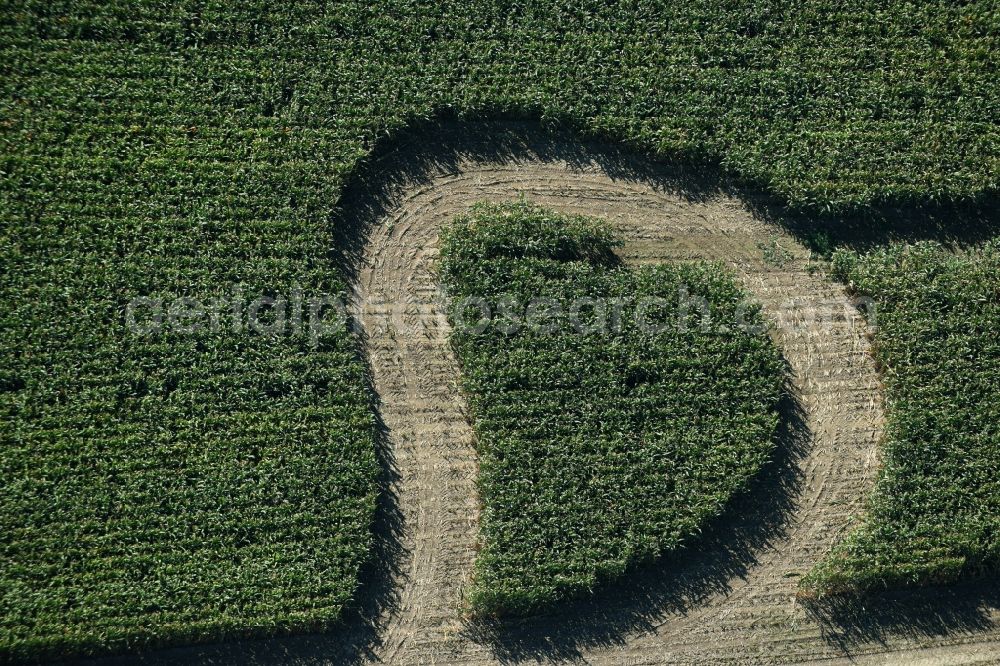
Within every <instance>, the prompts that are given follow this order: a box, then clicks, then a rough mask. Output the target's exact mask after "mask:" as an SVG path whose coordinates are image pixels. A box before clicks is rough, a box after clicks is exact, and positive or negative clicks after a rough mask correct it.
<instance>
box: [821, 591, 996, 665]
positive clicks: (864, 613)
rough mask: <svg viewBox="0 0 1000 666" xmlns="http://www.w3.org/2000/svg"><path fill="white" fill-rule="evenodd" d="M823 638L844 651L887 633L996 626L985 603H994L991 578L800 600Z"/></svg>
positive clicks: (945, 632) (948, 632) (954, 633)
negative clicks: (858, 594)
mask: <svg viewBox="0 0 1000 666" xmlns="http://www.w3.org/2000/svg"><path fill="white" fill-rule="evenodd" d="M804 606H805V608H806V609H807V610H808V612H809V615H810V616H811V617H812V618H813V619H814V620H815V621H816V622H817V623H818V624H819V627H820V631H821V632H822V634H823V639H824V640H826V641H827V642H828V643H830V644H832V645H836V646H837V647H838V648H839V649H840V650H841V651H842V652H844V653H845V654H850V653H851V651H852V650H853V649H854V648H856V647H857V646H860V645H871V644H872V643H876V644H881V645H885V644H887V642H888V641H889V640H890V639H893V638H897V639H898V638H900V637H904V638H920V637H926V636H941V637H943V636H948V637H949V638H957V637H960V636H961V635H963V634H974V633H976V632H977V631H986V630H991V629H996V624H995V622H994V621H993V619H992V618H991V617H990V609H991V608H998V607H1000V584H998V583H997V582H995V581H981V582H978V583H971V582H970V583H960V584H953V585H948V586H932V587H926V588H918V589H912V590H892V591H882V592H880V593H877V594H876V593H869V594H867V595H864V596H845V597H842V598H834V599H825V600H822V601H807V602H804Z"/></svg>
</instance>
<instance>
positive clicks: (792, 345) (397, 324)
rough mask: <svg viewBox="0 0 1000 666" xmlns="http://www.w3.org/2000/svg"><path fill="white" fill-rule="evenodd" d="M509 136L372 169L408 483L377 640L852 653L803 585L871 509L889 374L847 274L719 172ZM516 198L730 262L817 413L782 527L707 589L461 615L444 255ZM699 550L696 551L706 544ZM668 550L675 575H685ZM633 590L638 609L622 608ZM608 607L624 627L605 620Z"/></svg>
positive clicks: (471, 512)
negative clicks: (518, 613)
mask: <svg viewBox="0 0 1000 666" xmlns="http://www.w3.org/2000/svg"><path fill="white" fill-rule="evenodd" d="M511 131H512V132H515V133H516V130H511ZM492 138H493V137H490V138H489V139H487V138H476V137H474V136H473V137H465V140H471V141H472V142H473V143H476V142H477V141H478V143H479V145H478V147H472V148H469V149H468V150H466V149H464V148H456V149H455V151H454V152H449V151H448V150H446V149H441V154H445V155H446V156H447V157H446V158H445V159H435V158H433V157H429V156H428V155H424V156H423V157H419V156H416V154H415V151H416V152H419V151H421V150H423V151H426V150H428V147H427V146H426V145H424V146H418V145H413V146H409V147H408V146H403V147H401V148H399V149H397V150H395V151H393V152H392V153H390V154H388V155H386V156H384V157H383V158H381V160H380V161H379V163H377V164H376V165H375V166H374V168H373V169H372V170H371V175H372V176H374V178H375V179H378V180H380V181H381V182H383V183H384V189H383V191H382V192H381V194H380V196H379V197H378V198H379V201H380V203H379V205H378V206H377V210H374V211H371V212H370V213H371V218H372V219H370V220H368V222H367V224H366V228H367V233H366V234H365V242H364V244H363V246H362V247H360V248H359V252H360V255H361V258H360V263H359V266H360V268H359V270H358V271H357V280H356V288H357V291H356V297H357V305H356V307H357V308H358V317H359V320H360V323H361V325H362V327H363V329H364V334H365V339H366V344H367V352H368V357H369V362H370V365H371V371H372V376H373V380H374V385H375V389H376V391H377V392H378V394H379V397H380V401H381V417H382V419H383V421H384V424H385V427H386V429H387V436H388V441H389V446H390V448H391V450H392V454H393V457H394V459H395V466H396V469H397V470H398V473H399V475H400V476H399V478H398V480H397V483H396V487H395V489H394V490H395V494H396V498H397V502H398V509H399V512H400V514H401V518H402V524H403V526H404V527H403V530H402V537H401V539H402V543H401V546H402V549H403V551H404V552H405V553H406V556H405V557H404V558H403V562H402V563H401V566H400V570H399V572H398V573H397V575H396V577H395V580H394V584H395V586H396V587H397V590H398V591H397V594H398V597H397V599H396V602H395V604H394V608H393V610H391V611H387V612H386V613H385V615H384V616H383V617H382V618H381V619H380V621H379V624H380V625H381V627H380V637H379V641H378V642H379V648H378V649H377V650H376V651H375V653H376V655H377V658H378V659H379V660H380V661H383V662H385V663H390V664H404V663H406V664H408V663H491V662H494V661H496V660H498V659H500V660H513V661H516V660H519V659H528V658H530V659H545V658H550V659H560V658H585V659H586V661H587V662H590V663H608V664H612V663H614V664H620V663H624V662H627V663H635V664H638V663H668V662H670V663H676V662H678V661H692V662H695V661H696V662H699V663H705V662H711V661H752V662H758V661H771V660H776V661H788V660H795V661H801V660H803V659H811V658H817V659H818V658H825V657H832V656H837V655H839V654H843V652H842V649H841V648H838V647H837V645H836V644H835V642H831V641H830V639H829V637H828V636H827V637H824V636H821V633H823V632H821V630H820V628H819V627H818V625H817V623H816V621H815V620H812V619H810V616H809V614H808V613H807V612H806V610H805V609H803V608H802V607H801V605H800V604H799V603H797V601H796V585H797V582H798V580H799V577H800V576H801V575H803V574H805V573H806V572H807V571H808V570H809V569H810V568H811V567H812V566H813V564H815V563H816V562H817V561H818V560H819V559H820V558H822V557H823V556H824V554H825V553H827V552H828V551H829V549H830V548H831V546H832V545H833V544H834V543H835V542H836V541H837V540H838V539H839V538H841V537H842V535H843V534H844V532H845V530H846V529H847V528H848V526H849V524H850V522H851V518H852V517H853V516H856V515H857V514H858V513H859V509H860V508H861V503H862V501H863V498H864V497H865V496H866V494H867V492H868V491H869V489H870V486H871V483H872V480H873V476H874V471H875V469H876V445H877V443H878V440H879V437H880V435H881V428H882V406H881V402H880V397H879V396H880V391H879V379H878V375H877V373H876V368H875V366H874V363H873V361H872V359H871V358H870V355H869V342H868V339H867V337H866V329H865V324H864V322H863V321H862V318H861V316H860V314H859V313H858V312H857V310H856V309H855V308H854V307H853V305H852V304H851V302H850V301H849V299H848V297H847V295H846V294H845V292H844V290H843V289H842V288H841V287H840V286H838V285H836V284H834V283H833V282H831V280H829V279H828V278H827V277H826V276H825V275H823V274H822V272H821V271H819V270H817V267H816V266H814V265H812V264H811V262H810V257H809V253H808V251H807V250H806V249H805V248H804V247H803V246H802V245H801V244H800V243H799V242H797V241H796V240H795V239H794V238H793V237H791V236H790V235H789V234H787V233H786V232H785V231H783V230H782V229H781V228H779V227H777V226H774V225H771V224H768V223H766V222H763V221H761V220H760V219H758V218H757V217H755V215H754V214H753V213H752V212H751V210H750V209H749V208H748V206H747V205H746V204H745V203H744V202H743V201H741V200H740V199H738V198H736V197H735V196H733V195H732V194H728V193H726V192H725V191H724V190H723V188H722V187H719V186H718V185H707V184H705V183H703V182H702V183H699V182H695V181H692V180H690V179H687V180H685V177H684V176H683V174H682V173H681V172H678V171H676V170H672V169H671V168H670V167H667V166H662V165H656V164H653V163H647V162H644V161H642V160H640V159H638V158H635V157H627V156H622V155H621V154H609V153H607V152H606V149H602V148H599V147H588V146H585V145H576V144H575V145H572V146H570V145H560V144H559V143H558V141H556V140H553V139H550V138H539V139H537V141H536V140H533V139H530V138H529V139H516V140H515V139H511V138H510V137H508V138H507V139H506V140H507V142H508V143H510V141H514V142H515V144H516V145H514V146H513V147H511V146H510V145H505V146H502V147H499V146H496V145H491V143H490V140H492ZM456 141H457V139H456ZM457 145H458V144H457V143H456V146H457ZM435 149H436V147H433V146H432V147H431V150H432V151H433V150H435ZM519 197H526V198H527V199H528V200H530V201H531V202H534V203H537V204H540V205H543V206H546V207H549V208H552V209H555V210H558V211H564V212H569V213H580V214H585V215H589V216H594V217H598V218H603V219H605V220H607V221H608V222H610V223H611V224H613V225H614V226H616V227H617V228H618V229H620V230H621V232H622V233H623V234H624V237H625V240H626V245H625V247H624V248H623V250H622V252H621V255H622V257H623V259H624V260H625V261H626V262H628V263H631V264H639V263H643V262H659V261H667V260H669V261H675V260H693V259H712V260H721V261H722V262H724V263H725V264H726V265H728V266H729V267H730V268H732V269H733V270H734V271H735V272H736V273H737V274H738V275H739V276H740V278H741V279H742V281H743V282H744V284H745V285H746V286H747V287H748V288H749V289H750V290H751V291H752V292H753V294H755V296H756V297H757V299H759V301H760V302H761V304H762V305H763V308H764V311H765V314H766V315H767V317H768V318H769V319H770V320H771V321H772V322H773V323H774V325H775V327H774V334H775V336H776V339H777V342H778V344H779V345H780V348H781V350H782V352H783V354H784V356H785V358H786V359H787V362H788V364H789V366H790V370H791V377H792V385H793V392H794V393H795V395H796V399H797V402H798V407H799V410H800V412H801V414H802V415H803V422H802V423H801V424H800V426H799V427H798V435H797V437H798V439H800V440H802V441H799V442H798V444H797V453H795V454H794V455H791V454H788V455H787V458H788V460H787V461H786V464H787V465H789V466H792V467H794V468H795V474H794V475H793V476H794V477H795V480H794V482H793V485H794V490H793V491H790V492H789V493H788V496H787V497H785V498H784V500H783V501H784V502H785V504H786V510H785V512H784V514H783V516H782V517H781V520H780V523H781V525H780V526H778V527H776V528H775V529H774V530H772V531H771V532H769V533H768V535H767V536H766V538H765V539H759V540H762V541H766V542H767V543H763V544H754V545H753V546H751V547H750V550H751V551H752V552H750V553H749V555H748V559H749V563H746V564H745V565H743V566H741V567H740V571H739V572H738V574H737V575H734V576H733V577H732V578H731V579H729V580H725V581H723V582H722V583H721V584H717V585H711V584H706V585H701V586H700V588H709V589H707V590H706V589H699V585H697V584H693V585H691V586H690V587H691V588H692V591H691V597H692V598H689V599H686V600H683V601H680V602H679V601H678V599H675V598H671V599H670V601H669V603H667V602H666V601H665V600H666V598H667V597H666V596H664V597H663V599H664V605H665V606H666V607H665V608H662V609H658V608H655V599H654V600H653V601H652V602H651V601H650V600H649V599H646V600H645V601H636V600H634V599H630V598H622V597H630V596H636V595H635V594H633V592H634V591H633V592H629V591H627V590H626V591H624V592H622V591H619V594H618V595H616V593H615V590H614V588H613V587H612V589H611V590H609V591H607V592H606V594H607V595H610V596H611V597H613V598H612V599H603V600H601V599H598V600H597V601H596V602H595V603H598V604H600V603H603V604H604V608H603V611H602V612H600V613H595V612H592V611H583V615H584V617H583V619H578V618H577V619H574V618H573V617H572V616H570V615H568V614H567V615H564V616H563V617H562V618H561V619H560V617H558V616H553V617H552V618H549V619H541V620H531V621H524V622H521V623H518V622H514V623H513V625H508V627H507V628H505V629H497V630H490V629H489V628H486V629H477V628H475V627H472V628H470V627H469V626H468V625H467V624H466V623H464V621H463V615H462V590H463V588H464V586H465V585H466V584H467V583H468V580H469V574H470V571H471V567H472V563H473V560H474V557H475V554H476V538H477V529H476V527H477V525H476V521H477V510H478V509H477V499H476V469H477V464H476V453H475V447H474V440H473V433H472V430H471V428H470V426H469V423H468V420H467V418H466V413H465V408H464V402H463V397H462V395H461V393H460V391H459V388H458V384H457V379H458V366H457V363H456V359H455V357H454V355H453V354H452V351H451V349H450V347H449V345H448V340H447V336H448V326H447V322H446V321H445V318H444V315H443V307H442V296H441V294H440V291H439V288H438V284H437V281H436V278H435V273H434V266H435V260H436V257H437V250H438V232H439V230H440V228H441V227H442V225H444V224H446V223H448V222H449V221H450V220H452V219H453V218H454V217H455V216H456V215H457V214H460V213H463V212H466V211H467V210H468V209H469V207H470V206H471V205H472V204H473V203H475V202H478V201H483V200H488V201H493V202H498V201H507V200H513V199H517V198H519ZM786 436H788V437H791V436H792V435H791V434H790V433H786ZM758 494H759V493H758ZM777 494H779V493H778V492H777V491H776V495H777ZM763 498H764V499H763V500H761V499H760V498H758V499H756V500H754V501H758V502H759V501H765V502H766V501H767V499H766V493H765V494H764V495H763ZM744 499H745V501H749V499H746V498H744ZM740 501H741V500H740V499H739V498H738V499H737V503H738V502H740ZM776 501H778V499H777V498H776ZM738 508H739V507H737V510H738ZM698 548H699V545H697V544H696V545H693V546H692V548H691V550H695V551H697V550H698ZM692 555H693V556H692V557H687V558H686V559H697V553H693V554H692ZM665 559H666V560H667V561H666V562H665V563H664V564H662V565H661V566H660V568H661V569H662V575H663V576H674V573H673V572H671V573H669V574H668V573H666V572H667V571H668V570H669V566H670V563H669V560H670V556H669V555H668V556H667V558H665ZM709 559H712V558H709ZM715 559H716V560H718V558H715ZM695 569H697V565H695ZM644 575H645V576H647V577H653V578H655V577H657V576H658V575H659V574H658V573H657V572H656V571H652V572H646V573H645V574H644ZM700 576H701V574H699V573H697V572H696V571H695V572H694V573H692V575H691V578H695V579H698V578H699V577H700ZM670 584H675V585H676V584H682V583H673V582H672V583H670ZM654 585H655V583H654ZM601 594H605V593H604V592H602V593H599V594H598V597H600V596H601ZM679 596H682V597H683V596H684V594H680V595H679ZM630 604H631V605H632V606H635V605H640V606H643V608H642V609H641V610H640V611H635V610H634V609H633V608H631V607H630ZM592 605H593V604H592ZM618 606H620V612H621V613H622V614H624V615H625V616H628V617H629V618H630V620H629V622H628V626H621V625H622V620H621V619H620V618H619V619H614V618H611V617H610V616H611V615H614V614H615V613H616V612H618V611H617V610H616V608H617V607H618ZM630 614H631V615H630ZM616 622H618V625H619V626H614V625H615V623H616ZM576 623H579V625H577V624H576ZM601 623H604V624H610V625H611V626H610V627H596V628H595V627H594V626H589V625H592V624H598V625H600V624H601ZM547 624H548V626H547ZM519 632H524V634H525V636H523V637H522V636H518V633H519Z"/></svg>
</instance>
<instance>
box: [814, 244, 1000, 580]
mask: <svg viewBox="0 0 1000 666" xmlns="http://www.w3.org/2000/svg"><path fill="white" fill-rule="evenodd" d="M833 261H834V268H835V271H836V273H837V275H838V276H839V277H840V278H841V279H843V280H845V281H847V282H849V284H850V285H851V287H852V288H853V289H855V290H857V291H859V292H861V293H862V294H866V295H870V296H871V297H873V299H874V303H873V306H874V307H873V309H872V310H871V313H873V316H872V317H871V318H872V323H875V324H876V325H877V332H876V335H875V343H876V344H875V350H876V357H877V359H878V361H879V362H880V363H881V365H882V366H883V369H884V372H885V390H886V400H887V423H886V433H885V443H884V446H883V448H882V456H883V460H882V465H883V468H882V471H881V474H880V478H879V480H878V482H877V485H876V487H875V490H874V492H873V494H872V497H871V499H870V501H869V504H868V512H867V516H866V518H865V520H864V522H863V523H862V524H861V526H860V527H859V528H858V529H857V530H856V531H855V532H853V533H852V534H850V535H849V536H848V538H847V539H846V541H845V542H844V543H843V544H842V545H841V546H840V547H839V548H837V549H835V551H834V552H833V553H832V554H831V555H830V556H829V557H828V558H827V559H826V560H825V561H824V562H823V563H821V564H820V565H819V566H817V568H816V569H815V570H814V571H813V572H811V574H810V575H809V576H808V577H806V578H805V579H804V580H803V587H804V590H805V591H807V592H809V593H811V594H828V593H837V592H863V591H868V590H873V589H880V588H884V587H886V586H900V585H911V584H927V583H943V582H951V581H954V580H956V579H957V578H960V577H969V576H982V575H994V574H996V572H997V571H998V568H1000V475H998V474H997V470H998V469H1000V340H998V338H997V331H998V330H1000V244H998V243H997V242H996V241H994V242H991V243H990V244H988V245H986V246H985V248H983V249H982V250H981V251H977V252H975V253H973V254H971V255H968V256H965V255H955V254H953V253H951V252H949V251H946V250H944V249H943V248H941V247H940V246H938V245H936V244H932V243H927V242H925V243H919V244H914V245H906V244H899V245H894V246H891V247H889V248H886V249H882V250H877V251H873V252H871V253H870V254H866V255H858V254H857V253H855V252H851V251H846V250H838V251H837V252H836V253H835V254H834V256H833Z"/></svg>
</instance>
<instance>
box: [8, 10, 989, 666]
mask: <svg viewBox="0 0 1000 666" xmlns="http://www.w3.org/2000/svg"><path fill="white" fill-rule="evenodd" d="M997 27H998V12H997V8H996V4H995V3H994V2H966V3H910V2H902V1H891V2H888V3H886V2H857V3H851V4H850V5H845V4H843V3H839V2H832V1H829V0H827V1H820V2H815V1H810V2H800V3H785V2H777V1H767V2H753V3H745V4H742V5H733V4H732V3H729V2H721V1H717V0H716V1H710V2H704V1H693V2H684V3H667V2H645V1H642V2H624V3H607V2H603V0H602V1H597V0H592V1H589V2H559V3H548V2H513V3H509V2H503V3H500V2H476V1H470V0H462V1H460V2H454V1H443V2H439V1H436V0H435V1H433V2H406V1H401V2H379V1H375V2H355V1H352V0H348V1H345V2H336V3H323V2H314V1H309V2H305V1H300V0H288V1H286V2H270V1H268V2H264V1H262V0H246V1H243V2H218V1H216V0H177V1H171V2H167V1H160V0H138V1H135V2H132V1H129V2H122V1H116V0H111V1H101V2H96V1H91V0H73V1H66V0H50V1H38V0H4V2H2V3H0V276H2V277H0V297H2V301H3V303H4V310H3V313H2V315H0V321H2V325H0V358H2V361H0V368H2V371H3V373H4V375H3V383H2V387H0V389H2V390H0V523H2V524H0V527H2V531H0V534H2V538H3V541H2V543H0V653H2V654H4V655H9V654H16V655H25V654H48V653H73V654H76V653H80V652H89V651H103V650H108V649H115V650H117V649H124V648H130V647H135V646H138V645H144V644H150V643H163V642H179V641H186V640H195V639H199V640H200V639H210V638H219V637H220V636H223V635H230V634H233V633H240V634H251V633H270V632H273V631H278V630H283V629H285V628H302V627H312V626H315V625H317V624H322V623H325V622H327V621H328V620H329V619H331V618H333V617H335V616H336V615H337V614H338V612H339V609H340V608H341V606H342V605H343V603H344V602H345V600H347V599H348V598H349V596H350V594H351V593H352V590H353V589H354V588H355V587H356V585H357V578H356V571H357V570H358V566H359V562H361V561H362V560H363V558H364V552H365V550H366V548H367V546H368V543H369V541H370V537H369V536H368V525H369V522H370V518H371V515H372V502H373V500H372V497H373V494H374V481H373V478H374V474H375V465H374V460H373V454H372V450H371V449H372V444H371V437H370V416H369V415H368V413H367V411H366V405H365V400H364V398H363V395H364V389H363V382H362V373H361V371H360V369H359V366H358V364H357V362H356V360H354V354H353V351H352V350H351V348H350V342H349V340H348V339H347V337H346V335H341V336H339V337H338V336H334V337H331V338H330V339H329V340H327V342H326V345H325V346H324V347H323V348H322V349H320V350H318V351H313V350H311V349H310V348H308V347H307V345H306V344H305V343H304V341H303V340H295V339H291V338H287V337H286V338H281V339H279V340H272V341H267V342H265V341H262V340H260V339H258V338H256V337H254V336H251V335H245V334H238V333H233V332H231V331H230V332H228V333H226V334H225V335H221V336H212V335H208V334H203V335H200V336H194V337H192V336H184V337H182V338H176V339H175V338H169V337H160V338H157V339H150V340H139V339H134V338H130V337H129V336H127V335H125V331H124V329H123V326H122V316H123V313H122V308H123V305H124V303H125V302H126V301H127V300H128V299H130V298H132V297H134V296H140V295H149V296H157V295H169V296H190V297H193V298H199V299H205V298H210V297H212V296H213V295H215V294H216V293H217V292H218V291H219V290H220V289H223V288H224V287H225V286H227V285H231V284H235V283H242V284H244V285H245V286H246V289H247V292H248V293H259V292H268V293H279V292H281V293H288V290H289V289H290V288H291V286H292V285H293V284H299V285H300V286H301V287H302V288H303V289H304V290H305V291H307V292H315V291H317V290H321V291H336V290H337V289H339V288H340V283H339V276H337V275H336V272H335V270H334V269H333V266H332V265H331V263H330V262H329V261H328V248H329V247H330V246H331V244H332V243H333V242H334V238H335V236H336V234H337V230H336V229H331V228H330V225H329V219H330V215H331V212H332V211H333V210H334V208H335V206H336V204H337V201H338V198H339V196H340V192H341V187H342V185H343V183H344V181H345V178H346V177H347V176H348V175H349V174H350V173H352V171H353V170H354V169H355V168H356V167H357V165H358V163H359V161H360V160H362V159H363V158H364V157H365V156H366V155H367V154H369V152H370V151H371V150H372V147H373V146H374V145H375V142H376V141H377V140H378V139H380V138H383V137H386V136H388V135H391V134H393V133H395V132H397V131H398V130H400V128H402V127H404V126H406V125H408V124H410V123H412V122H414V121H415V120H419V119H424V118H428V117H431V116H433V115H434V114H437V113H448V114H454V115H459V116H478V115H497V114H500V115H510V114H513V115H526V116H530V117H536V118H540V119H542V120H543V121H544V122H546V123H550V124H551V123H562V124H566V125H569V126H571V127H573V128H575V129H576V130H578V131H580V132H581V133H585V134H593V135H600V136H605V137H608V138H612V139H616V140H621V141H626V142H628V143H631V144H633V145H635V146H637V147H639V148H641V149H642V150H645V151H649V152H652V153H656V154H662V155H669V156H680V157H687V158H692V159H698V160H701V159H706V160H710V161H715V162H718V163H719V164H721V166H722V168H724V169H726V170H728V171H730V172H733V173H736V174H739V175H740V176H741V177H743V178H746V179H747V180H749V181H752V182H756V183H758V184H760V185H762V186H764V187H767V188H768V189H769V190H771V191H772V192H775V193H777V194H779V195H781V196H783V197H785V198H786V199H788V200H789V201H790V202H792V203H793V204H795V205H801V206H806V207H812V208H817V209H818V208H830V209H838V208H844V207H851V206H859V205H867V204H872V203H878V202H881V201H894V202H909V201H918V202H919V201H925V200H928V199H967V198H973V197H977V196H980V195H982V194H984V193H990V192H996V190H997V178H998V174H1000V163H998V160H1000V133H998V130H997V122H996V120H997V119H996V109H997V108H998V107H1000V85H998V79H997V77H996V71H997V69H998V67H997V54H998V53H1000V48H998V44H997V42H998V29H997Z"/></svg>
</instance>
